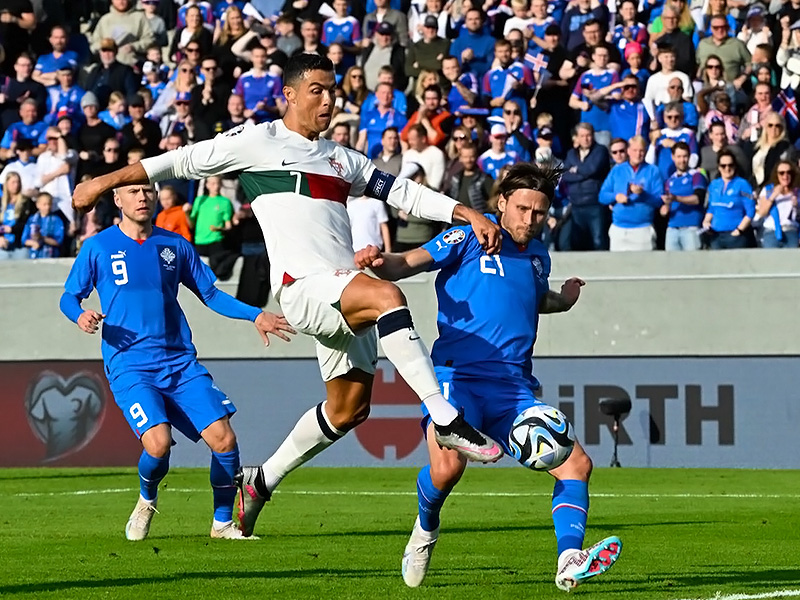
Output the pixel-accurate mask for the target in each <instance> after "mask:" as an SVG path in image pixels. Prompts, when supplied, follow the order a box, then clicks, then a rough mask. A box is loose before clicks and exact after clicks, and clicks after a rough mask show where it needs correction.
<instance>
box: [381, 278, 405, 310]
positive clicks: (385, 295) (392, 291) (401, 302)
mask: <svg viewBox="0 0 800 600" xmlns="http://www.w3.org/2000/svg"><path fill="white" fill-rule="evenodd" d="M376 287H377V289H376V290H375V292H376V293H375V294H374V295H373V302H374V303H375V306H376V308H377V309H378V311H379V312H380V313H381V314H382V313H385V312H387V311H390V310H392V309H394V308H399V307H401V306H406V304H407V301H406V297H405V296H404V295H403V292H402V291H401V290H400V288H399V287H397V286H396V285H395V284H393V283H392V282H391V281H382V282H381V283H380V285H379V286H376Z"/></svg>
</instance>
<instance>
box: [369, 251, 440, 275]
mask: <svg viewBox="0 0 800 600" xmlns="http://www.w3.org/2000/svg"><path fill="white" fill-rule="evenodd" d="M355 262H356V266H357V267H358V268H359V269H372V272H373V273H375V275H377V276H378V277H379V278H381V279H386V280H388V281H397V280H398V279H405V278H406V277H411V276H412V275H416V274H417V273H422V272H423V271H426V270H427V269H428V267H429V266H430V265H431V263H433V257H432V256H431V255H430V253H429V252H428V251H427V250H425V249H423V248H415V249H414V250H409V251H408V252H403V253H402V254H392V253H391V252H385V253H384V252H381V250H380V248H378V247H377V246H367V247H366V248H363V249H361V250H359V251H358V252H356V256H355Z"/></svg>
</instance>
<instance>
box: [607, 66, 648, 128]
mask: <svg viewBox="0 0 800 600" xmlns="http://www.w3.org/2000/svg"><path fill="white" fill-rule="evenodd" d="M617 90H621V93H620V94H619V97H618V98H612V99H611V106H610V108H609V122H610V130H611V138H612V139H613V138H622V139H624V140H627V139H630V138H632V137H634V136H636V135H641V136H644V135H647V133H648V132H649V131H650V115H649V114H648V113H647V109H646V108H645V106H644V102H642V100H641V97H640V94H639V79H638V78H637V77H636V75H626V76H625V77H624V78H623V79H622V81H620V82H619V83H615V84H612V85H610V86H607V87H605V88H603V89H601V90H598V92H597V97H598V98H603V97H605V96H607V95H609V94H611V93H613V92H615V91H617Z"/></svg>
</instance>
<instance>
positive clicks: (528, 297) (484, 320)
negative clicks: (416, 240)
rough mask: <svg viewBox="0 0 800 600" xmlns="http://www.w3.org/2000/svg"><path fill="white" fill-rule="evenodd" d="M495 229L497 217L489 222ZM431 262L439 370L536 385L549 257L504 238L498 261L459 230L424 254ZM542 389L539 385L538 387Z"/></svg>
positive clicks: (539, 248)
mask: <svg viewBox="0 0 800 600" xmlns="http://www.w3.org/2000/svg"><path fill="white" fill-rule="evenodd" d="M487 217H489V218H491V219H492V220H493V221H495V222H497V219H496V218H495V217H494V216H493V215H487ZM422 247H423V248H425V250H427V251H428V252H429V253H430V255H431V256H432V257H433V264H432V265H431V267H430V270H436V269H439V270H440V271H439V274H438V275H437V277H436V296H437V300H438V316H437V327H438V330H439V337H438V339H437V340H436V342H434V344H433V351H432V353H431V356H432V358H433V364H434V365H435V366H436V367H437V368H439V367H450V368H453V369H454V371H455V372H456V373H457V374H459V375H463V376H473V377H486V376H487V375H489V376H503V375H508V376H515V377H523V378H526V379H529V380H531V381H534V382H535V379H534V378H533V373H532V371H533V344H534V342H535V341H536V329H537V326H538V323H539V304H540V303H541V301H542V298H543V297H544V295H545V294H546V293H547V291H548V290H549V289H550V288H549V284H548V277H549V276H550V255H549V254H548V252H547V249H546V248H545V246H544V245H543V244H542V243H541V242H539V241H537V240H532V241H531V242H530V244H528V245H527V246H525V247H522V246H519V245H517V244H515V243H514V240H512V239H511V236H510V235H509V234H508V232H506V231H503V247H502V249H501V251H500V253H499V254H496V255H489V254H486V252H484V250H483V248H481V245H480V243H479V242H478V239H477V238H476V237H475V234H474V233H473V231H472V227H471V226H463V227H454V228H452V229H450V230H448V231H446V232H444V233H442V234H440V235H438V236H437V237H435V238H433V239H432V240H431V241H430V242H428V243H426V244H425V245H424V246H422ZM537 387H538V384H537Z"/></svg>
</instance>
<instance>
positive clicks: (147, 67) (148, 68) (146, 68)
mask: <svg viewBox="0 0 800 600" xmlns="http://www.w3.org/2000/svg"><path fill="white" fill-rule="evenodd" d="M155 70H156V63H154V62H153V61H152V60H146V61H144V64H143V65H142V73H144V74H145V75H147V74H148V73H152V72H153V71H155Z"/></svg>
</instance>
